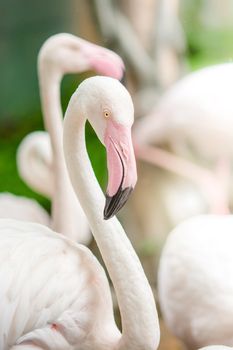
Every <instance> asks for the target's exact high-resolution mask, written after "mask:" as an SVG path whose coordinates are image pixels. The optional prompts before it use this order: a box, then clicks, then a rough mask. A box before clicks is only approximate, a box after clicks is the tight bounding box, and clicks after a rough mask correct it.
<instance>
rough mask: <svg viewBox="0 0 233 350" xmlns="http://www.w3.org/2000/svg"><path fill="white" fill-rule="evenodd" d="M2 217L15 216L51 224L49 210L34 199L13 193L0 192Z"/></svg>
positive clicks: (15, 217)
mask: <svg viewBox="0 0 233 350" xmlns="http://www.w3.org/2000/svg"><path fill="white" fill-rule="evenodd" d="M0 218H13V219H16V220H22V221H29V220H30V221H32V222H37V223H38V224H42V225H46V226H49V225H50V218H49V215H48V213H47V211H46V210H45V209H44V208H43V207H42V206H41V205H39V204H38V203H37V201H35V200H34V199H29V198H26V197H21V196H16V195H14V194H11V193H1V194H0Z"/></svg>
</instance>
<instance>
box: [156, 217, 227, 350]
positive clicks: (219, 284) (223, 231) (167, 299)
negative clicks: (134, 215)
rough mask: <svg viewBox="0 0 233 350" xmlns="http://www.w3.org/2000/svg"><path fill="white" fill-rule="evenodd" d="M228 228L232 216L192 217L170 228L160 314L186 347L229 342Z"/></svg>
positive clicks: (160, 285) (161, 281) (161, 279)
mask: <svg viewBox="0 0 233 350" xmlns="http://www.w3.org/2000/svg"><path fill="white" fill-rule="evenodd" d="M232 232H233V217H232V216H214V215H209V216H199V217H195V218H192V219H189V220H187V221H185V222H184V223H182V224H180V225H179V226H178V227H177V228H175V229H174V231H173V232H172V233H171V234H170V235H169V236H168V238H167V241H166V243H165V246H164V249H163V251H162V254H161V260H160V266H159V272H158V289H159V300H160V305H161V310H162V314H163V317H164V319H165V322H166V323H167V325H168V326H169V328H170V329H171V330H172V332H173V333H174V334H175V335H177V336H178V337H179V338H181V339H182V340H183V341H184V342H185V344H186V345H187V346H188V347H189V348H190V349H196V348H198V347H200V346H205V345H211V344H223V345H228V346H233V333H232V327H233V299H232V295H233V256H232V246H233V235H232Z"/></svg>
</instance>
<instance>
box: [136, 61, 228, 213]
mask: <svg viewBox="0 0 233 350" xmlns="http://www.w3.org/2000/svg"><path fill="white" fill-rule="evenodd" d="M232 78H233V64H232V63H225V64H218V65H214V66H211V67H206V68H203V69H200V70H199V71H196V72H194V73H191V74H189V75H187V76H186V77H184V78H183V79H181V80H180V81H179V82H177V83H176V84H174V85H173V86H172V87H171V88H170V89H168V91H167V92H166V93H165V94H164V95H163V96H162V97H161V99H160V101H159V103H158V104H157V106H156V107H155V109H154V110H153V111H152V112H151V113H150V114H149V115H148V116H146V117H145V118H143V119H142V121H141V122H139V123H138V126H137V127H136V128H135V130H134V135H135V140H136V142H137V143H138V154H137V153H136V155H138V157H140V158H141V159H142V160H146V161H148V162H151V163H154V164H156V165H159V166H162V167H164V168H165V169H167V170H172V171H173V172H175V173H178V174H180V175H182V176H185V177H187V178H189V179H191V180H192V181H194V183H195V184H198V186H199V187H201V190H202V191H203V193H204V194H205V195H206V198H207V199H208V201H209V205H210V210H211V213H214V214H221V213H229V207H228V202H229V198H228V193H229V174H230V160H231V157H232V153H233V148H232V143H231V139H232V131H233V129H232V108H231V93H230V91H231V90H232ZM150 142H152V143H154V142H155V143H156V144H161V143H162V144H163V143H169V144H170V146H171V149H172V150H173V151H174V153H175V154H178V155H179V156H182V157H184V156H186V158H187V157H188V158H189V159H190V157H191V155H192V154H193V153H194V154H195V155H196V158H197V159H198V158H199V159H201V160H202V163H203V166H204V165H205V164H207V165H208V166H210V167H212V169H213V171H210V170H209V168H208V169H206V168H203V166H198V165H194V164H192V163H191V162H189V161H187V160H186V161H184V160H182V159H180V158H177V157H175V156H174V155H173V156H172V155H169V154H168V153H166V152H164V151H161V150H158V149H154V150H153V148H152V147H149V146H147V145H146V143H150ZM213 172H214V174H213Z"/></svg>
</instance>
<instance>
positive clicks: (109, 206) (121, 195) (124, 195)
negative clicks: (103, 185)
mask: <svg viewBox="0 0 233 350" xmlns="http://www.w3.org/2000/svg"><path fill="white" fill-rule="evenodd" d="M132 190H133V188H132V187H127V188H125V189H124V190H122V189H118V191H117V193H116V194H115V195H114V196H112V197H110V196H108V195H107V194H106V203H105V208H104V220H108V219H110V218H112V217H113V216H114V215H116V214H117V213H118V211H119V210H120V209H121V208H122V207H123V206H124V205H125V203H126V202H127V200H128V198H129V195H130V193H131V192H132Z"/></svg>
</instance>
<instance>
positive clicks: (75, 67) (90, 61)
mask: <svg viewBox="0 0 233 350" xmlns="http://www.w3.org/2000/svg"><path fill="white" fill-rule="evenodd" d="M38 66H39V69H40V68H41V67H42V66H43V67H46V68H47V69H48V71H49V72H54V73H55V74H57V75H58V77H59V78H60V77H61V76H63V75H64V74H69V73H81V72H84V71H88V70H93V71H95V72H96V73H97V74H100V75H105V76H110V77H112V78H115V79H118V80H122V79H123V78H124V72H125V67H124V63H123V61H122V59H121V58H120V56H118V55H117V54H116V53H115V52H113V51H111V50H109V49H106V48H104V47H101V46H98V45H95V44H92V43H90V42H88V41H86V40H84V39H81V38H79V37H76V36H74V35H72V34H67V33H62V34H56V35H53V36H52V37H50V38H49V39H48V40H46V41H45V43H44V44H43V46H42V48H41V50H40V53H39V58H38Z"/></svg>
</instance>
